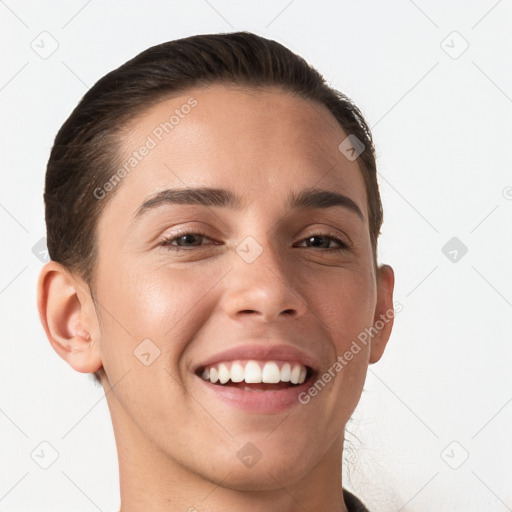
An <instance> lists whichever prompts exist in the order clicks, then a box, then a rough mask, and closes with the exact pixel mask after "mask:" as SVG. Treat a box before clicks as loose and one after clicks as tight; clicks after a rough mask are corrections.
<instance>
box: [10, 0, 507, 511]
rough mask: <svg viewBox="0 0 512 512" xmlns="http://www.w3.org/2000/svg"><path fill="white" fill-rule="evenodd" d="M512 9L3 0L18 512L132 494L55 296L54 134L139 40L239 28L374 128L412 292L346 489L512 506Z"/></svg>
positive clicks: (77, 506) (400, 275)
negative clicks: (55, 343)
mask: <svg viewBox="0 0 512 512" xmlns="http://www.w3.org/2000/svg"><path fill="white" fill-rule="evenodd" d="M511 23H512V1H510V0H501V1H496V0H480V1H465V2H462V1H449V2H447V1H441V0H437V1H426V0H416V1H412V0H396V1H390V2H381V1H379V0H371V1H370V0H367V1H360V2H348V1H333V0H329V1H315V2H313V1H306V0H292V1H290V0H278V1H270V0H265V1H258V2H235V1H229V0H193V1H166V2H164V1H156V0H154V1H145V2H135V1H120V0H115V1H109V2H106V1H101V0H89V1H86V0H69V1H56V0H48V1H45V2H35V1H23V0H1V1H0V42H1V47H2V53H1V67H0V112H1V113H0V119H1V123H0V140H1V141H2V146H1V153H0V159H1V165H0V169H1V187H0V227H1V244H2V245H1V266H0V315H1V317H0V326H1V349H2V351H1V357H0V433H1V435H0V511H2V512H7V511H12V512H14V511H70V510H73V511H84V512H85V511H96V510H101V511H105V512H110V511H112V512H114V511H117V510H118V506H119V481H118V466H117V455H116V448H115V444H114V437H113V432H112V427H111V421H110V416H109V412H108V408H107V406H106V401H105V398H104V393H103V390H102V389H101V388H99V387H96V386H95V385H94V384H93V382H92V380H91V378H90V376H89V375H84V374H80V373H76V372H74V371H73V370H72V369H71V368H69V367H68V366H67V364H66V363H65V362H64V361H63V360H61V359H60V358H59V357H58V356H57V354H56V353H55V352H54V351H53V349H52V348H51V347H50V344H49V343H48V341H47V339H46V336H45V334H44V331H43V329H42V327H41V325H40V322H39V318H38V315H37V310H36V281H37V277H38V273H39V271H40V268H41V266H42V264H43V261H44V259H45V257H46V253H45V249H44V244H45V241H44V236H45V224H44V212H43V199H42V191H43V180H44V173H45V166H46V162H47V159H48V156H49V152H50V148H51V146H52V142H53V139H54V137H55V135H56V133H57V130H58V129H59V127H60V126H61V124H62V123H63V122H64V120H65V119H66V118H67V117H68V115H69V114H70V113H71V111H72V109H73V108H74V107H75V105H76V104H77V102H78V101H79V99H80V98H81V97H82V96H83V94H84V93H85V92H86V91H87V89H88V88H89V87H91V86H92V85H93V84H94V83H95V82H96V81H97V80H98V79H99V78H100V77H102V76H103V75H104V74H106V73H107V72H108V71H110V70H112V69H114V68H115V67H117V66H119V65H120V64H122V63H123V62H125V61H126V60H128V59H130V58H131V57H133V56H134V55H136V54H137V53H139V52H140V51H142V50H144V49H146V48H148V47H149V46H152V45H154V44H157V43H161V42H164V41H168V40H171V39H176V38H180V37H185V36H189V35H193V34H199V33H214V32H231V31H237V30H249V31H253V32H255V33H257V34H260V35H262V36H264V37H269V38H272V39H276V40H277V41H279V42H281V43H283V44H284V45H285V46H287V47H288V48H290V49H291V50H293V51H294V52H296V53H298V54H300V55H302V56H303V57H304V58H305V59H306V60H307V61H308V62H310V63H311V64H312V65H313V66H315V67H316V68H317V69H318V70H319V71H320V72H321V73H322V74H324V76H325V77H326V78H327V79H328V81H329V82H330V84H331V85H333V86H334V87H336V88H339V89H340V90H342V91H343V92H345V93H346V94H347V95H348V96H349V97H351V98H352V99H353V100H354V101H355V102H356V104H357V105H358V106H359V107H360V108H361V109H362V111H363V113H364V114H365V116H366V118H367V120H368V122H369V124H370V125H371V126H372V129H373V135H374V138H375V144H376V150H377V157H378V169H379V182H380V187H381V194H382V199H383V204H384V212H385V215H384V225H383V229H382V235H381V238H380V242H379V244H380V249H379V260H380V262H381V263H384V262H385V263H389V264H391V265H392V266H393V268H394V270H395V275H396V288H395V299H396V300H398V301H399V302H400V303H401V304H402V307H403V309H402V311H401V312H400V313H399V314H398V315H397V317H396V319H395V326H394V330H393V333H392V336H391V340H390V342H389V344H388V348H387V351H386V353H385V354H384V357H383V358H382V359H381V361H380V362H379V363H377V364H375V365H372V366H370V369H369V372H368V379H367V382H366V385H365V388H364V391H363V395H362V398H361V402H360V404H359V406H358V408H357V409H356V412H355V414H354V416H353V419H352V420H351V421H350V423H349V425H348V431H349V434H348V436H347V445H348V446H347V449H346V458H347V461H346V464H345V467H344V486H345V487H347V488H349V489H351V490H353V491H354V492H355V493H356V494H357V495H358V496H359V497H360V498H361V499H362V500H363V501H364V502H365V503H366V504H367V506H368V507H369V508H370V510H371V511H372V512H380V511H382V512H388V511H401V510H404V511H412V512H430V511H433V510H435V511H437V512H442V511H450V512H454V511H461V512H462V511H464V512H478V511H486V512H489V511H496V512H506V511H507V510H512V485H511V482H512V463H511V461H512V457H511V455H512V450H511V449H512V441H511V436H510V432H512V429H511V426H512V386H511V368H512V348H511V346H512V344H511V341H512V339H511V338H512V336H511V333H512V329H511V312H512V270H511V264H510V261H511V254H512V250H511V249H512V229H511V221H512V175H511V173H510V161H511V159H510V153H511V150H510V148H511V146H512V145H511V143H510V141H511V135H512V133H511V120H512V71H511V69H512V68H511V66H510V55H512V38H511V36H510V27H511V26H512V25H511ZM41 443H42V444H41ZM44 466H48V467H47V468H46V469H45V468H44ZM349 477H350V479H349Z"/></svg>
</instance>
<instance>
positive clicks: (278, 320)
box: [38, 32, 394, 512]
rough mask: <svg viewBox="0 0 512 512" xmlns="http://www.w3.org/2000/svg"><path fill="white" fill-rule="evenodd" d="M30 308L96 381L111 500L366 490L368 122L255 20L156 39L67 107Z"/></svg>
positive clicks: (373, 252)
mask: <svg viewBox="0 0 512 512" xmlns="http://www.w3.org/2000/svg"><path fill="white" fill-rule="evenodd" d="M44 199H45V208H46V223H47V243H48V249H49V254H50V257H51V261H49V262H48V263H47V264H45V266H44V267H43V269H42V271H41V275H40V278H39V283H38V308H39V312H40V317H41V321H42V324H43V326H44V329H45V331H46V334H47V336H48V339H49V341H50V343H51V345H52V347H53V348H54V349H55V351H56V352H57V353H58V354H59V355H60V356H61V357H62V358H63V359H65V360H66V362H67V363H68V364H69V365H70V366H71V367H72V368H73V369H74V370H76V371H78V372H84V373H94V376H95V378H96V379H97V380H98V382H101V384H102V385H103V387H104V389H105V393H106V399H107V402H108V407H109V410H110V413H111V417H112V422H113V428H114V433H115V438H116V445H117V451H118V459H119V471H120V490H121V510H122V512H135V511H142V510H151V511H152V512H163V511H187V510H188V511H194V510H197V511H212V512H213V511H221V510H222V511H225V510H236V511H241V510H243V511H244V512H256V511H258V512H263V511H265V512H272V511H276V512H277V511H279V512H286V511H288V512H292V511H297V510H307V511H323V512H334V511H336V512H340V511H364V510H367V509H366V508H365V506H364V505H363V503H362V502H361V501H360V500H359V499H358V498H357V497H356V496H354V495H353V494H351V493H349V492H348V491H347V490H346V489H344V488H343V486H342V474H341V469H342V453H343V442H344V430H345V426H346V424H347V421H348V420H349V418H350V416H351V415H352V413H353V411H354V409H355V407H356V405H357V403H358V401H359V399H360V395H361V392H362V389H363V385H364V382H365V377H366V373H367V369H368V365H369V364H373V363H375V362H377V361H378V360H379V359H380V358H381V356H382V354H383V352H384V349H385V346H386V343H387V341H388V339H389V336H390V333H391V328H392V324H393V286H394V274H393V270H392V268H391V267H390V266H389V265H379V264H378V262H377V239H378V236H379V233H380V228H381V224H382V206H381V200H380V196H379V189H378V183H377V173H376V163H375V155H374V148H373V143H372V138H371V134H370V130H369V128H368V126H367V124H366V122H365V121H364V119H363V116H362V115H361V112H360V111H359V110H358V108H357V107H356V106H355V105H354V104H353V103H352V102H351V101H350V100H349V99H348V98H347V97H346V96H344V95H343V94H342V93H340V92H337V91H335V90H334V89H332V88H330V87H329V86H328V85H327V84H326V83H325V81H324V79H323V78H322V76H321V75H320V74H319V73H318V72H317V71H315V70H314V69H313V68H311V67H310V66H309V65H308V64H307V63H306V62H305V61H304V60H303V59H302V58H301V57H299V56H297V55H295V54H294V53H292V52H291V51H290V50H288V49H287V48H285V47H284V46H282V45H281V44H279V43H277V42H275V41H272V40H268V39H265V38H263V37H259V36H257V35H255V34H251V33H248V32H237V33H230V34H210V35H197V36H192V37H188V38H185V39H180V40H175V41H171V42H167V43H163V44H160V45H158V46H154V47H152V48H149V49H148V50H146V51H144V52H142V53H141V54H139V55H138V56H136V57H135V58H133V59H132V60H130V61H128V62H126V63H125V64H124V65H122V66H121V67H119V68H118V69H116V70H114V71H112V72H110V73H109V74H107V75H106V76H105V77H103V78H102V79H100V80H99V81H98V82H97V83H96V84H95V85H94V86H93V87H92V88H91V89H90V90H89V91H88V92H87V93H86V95H85V96H84V97H83V99H82V100H81V101H80V103H79V104H78V106H77V107H76V109H75V110H74V111H73V113H72V114H71V115H70V117H69V118H68V119H67V121H66V122H65V123H64V125H63V126H62V128H61V129H60V131H59V133H58V135H57V137H56V139H55V143H54V146H53V149H52V152H51V155H50V159H49V162H48V168H47V174H46V183H45V192H44Z"/></svg>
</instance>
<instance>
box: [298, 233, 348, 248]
mask: <svg viewBox="0 0 512 512" xmlns="http://www.w3.org/2000/svg"><path fill="white" fill-rule="evenodd" d="M332 241H334V242H336V243H337V244H338V247H328V246H329V244H330V243H331V242H332ZM302 242H307V243H308V244H310V245H309V247H312V248H319V249H326V250H328V251H333V252H341V251H346V250H347V249H349V245H348V244H347V243H346V242H344V241H343V240H342V239H341V238H339V237H338V236H333V235H328V234H323V233H318V234H312V235H309V236H307V237H306V238H305V239H304V240H303V241H302Z"/></svg>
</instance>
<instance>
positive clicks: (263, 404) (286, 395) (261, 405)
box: [197, 377, 310, 414]
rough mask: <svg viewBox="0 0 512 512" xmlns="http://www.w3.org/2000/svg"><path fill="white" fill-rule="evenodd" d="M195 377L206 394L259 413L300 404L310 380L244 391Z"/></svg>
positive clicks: (278, 411)
mask: <svg viewBox="0 0 512 512" xmlns="http://www.w3.org/2000/svg"><path fill="white" fill-rule="evenodd" d="M197 378H198V379H199V380H200V381H201V383H202V384H203V385H204V388H205V390H206V393H207V394H209V395H212V396H215V397H216V398H218V399H219V400H222V401H223V402H224V403H228V404H229V405H232V406H233V407H237V408H239V409H243V410H245V411H250V412H255V413H260V414H276V413H280V412H284V411H286V410H288V409H291V408H292V407H294V406H297V405H302V404H301V402H300V401H299V395H300V394H301V393H303V392H304V391H306V390H307V389H308V386H309V380H310V379H308V380H307V381H306V382H304V383H303V384H300V385H298V386H293V387H289V388H286V389H281V390H279V391H245V390H243V389H240V388H235V387H231V386H223V385H219V384H212V383H211V382H210V381H208V380H204V379H202V378H201V377H197Z"/></svg>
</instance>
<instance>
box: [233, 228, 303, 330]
mask: <svg viewBox="0 0 512 512" xmlns="http://www.w3.org/2000/svg"><path fill="white" fill-rule="evenodd" d="M257 236H258V239H257V238H256V237H255V236H252V235H248V236H246V237H245V238H244V239H243V240H242V241H241V242H240V243H239V244H238V246H237V247H236V249H235V251H234V254H233V268H232V270H231V272H230V273H229V281H228V283H227V290H226V294H225V297H224V307H225V309H226V312H227V313H228V315H230V316H237V315H241V314H249V313H251V314H253V315H258V316H259V317H261V319H264V320H266V321H270V320H272V319H273V318H275V317H277V316H278V315H280V314H284V315H287V316H301V315H303V314H304V313H305V312H306V310H307V308H306V303H305V301H304V298H303V297H302V296H301V295H300V293H299V291H298V290H297V289H296V286H295V283H294V279H293V273H292V268H291V267H289V266H287V264H286V261H285V259H284V258H285V257H284V254H283V251H282V248H281V247H280V246H279V244H278V243H276V242H274V241H273V237H272V232H271V231H268V232H267V233H265V234H263V235H261V234H259V235H257Z"/></svg>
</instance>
